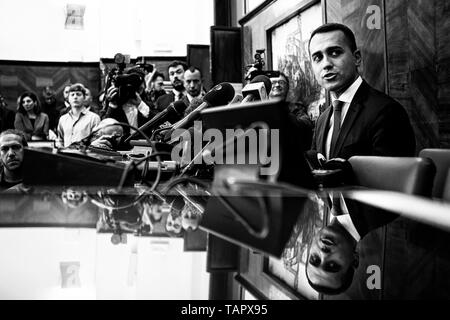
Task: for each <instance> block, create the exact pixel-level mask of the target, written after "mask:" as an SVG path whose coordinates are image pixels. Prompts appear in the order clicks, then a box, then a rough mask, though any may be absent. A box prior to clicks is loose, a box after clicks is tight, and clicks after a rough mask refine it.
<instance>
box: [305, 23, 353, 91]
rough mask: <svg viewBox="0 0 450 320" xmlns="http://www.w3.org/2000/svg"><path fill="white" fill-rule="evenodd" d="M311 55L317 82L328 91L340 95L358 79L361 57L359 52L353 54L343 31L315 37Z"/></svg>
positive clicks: (311, 45)
mask: <svg viewBox="0 0 450 320" xmlns="http://www.w3.org/2000/svg"><path fill="white" fill-rule="evenodd" d="M310 53H311V62H312V68H313V71H314V75H315V77H316V80H317V82H319V84H320V86H322V87H323V88H325V89H326V90H329V91H333V92H336V94H338V95H339V94H340V93H342V92H344V91H345V90H346V89H347V88H348V87H349V86H350V85H351V84H352V83H353V81H354V80H355V79H356V78H357V76H358V71H357V67H358V66H359V64H360V63H361V55H360V52H359V51H358V50H356V51H355V52H352V50H351V49H350V45H349V43H348V41H347V39H346V37H345V35H344V33H343V32H342V31H339V30H337V31H331V32H326V33H318V34H316V35H314V37H313V38H312V39H311V43H310Z"/></svg>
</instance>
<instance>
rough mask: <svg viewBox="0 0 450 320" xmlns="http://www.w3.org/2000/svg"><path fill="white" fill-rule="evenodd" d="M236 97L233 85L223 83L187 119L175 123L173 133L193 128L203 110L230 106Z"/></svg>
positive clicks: (204, 98) (206, 96)
mask: <svg viewBox="0 0 450 320" xmlns="http://www.w3.org/2000/svg"><path fill="white" fill-rule="evenodd" d="M233 97H234V88H233V86H232V85H231V84H229V83H227V82H223V83H221V84H218V85H217V86H215V87H214V88H212V89H211V90H210V91H209V92H208V93H207V94H206V95H205V96H204V97H203V102H202V104H200V105H199V106H198V107H197V108H195V109H194V110H193V111H192V112H191V113H189V114H188V115H187V116H186V117H184V118H183V119H181V120H180V121H178V122H177V123H175V125H174V126H173V127H172V132H173V131H174V130H176V129H186V128H189V127H191V126H192V124H193V122H194V120H196V119H197V118H198V117H199V116H200V112H201V111H202V110H203V109H206V108H209V107H217V106H223V105H226V104H228V103H229V102H230V101H231V100H232V99H233Z"/></svg>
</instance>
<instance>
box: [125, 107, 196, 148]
mask: <svg viewBox="0 0 450 320" xmlns="http://www.w3.org/2000/svg"><path fill="white" fill-rule="evenodd" d="M186 108H187V105H186V103H184V102H183V101H182V100H178V101H175V102H174V103H173V104H170V105H169V106H168V107H167V108H166V109H164V110H163V111H161V112H160V113H158V114H157V115H155V116H154V117H153V118H152V119H151V120H149V121H147V122H146V123H145V124H144V125H142V126H141V127H139V129H140V130H141V131H144V130H147V129H149V128H150V129H152V130H153V129H155V128H156V127H157V126H159V125H160V124H162V123H164V122H166V121H169V122H175V121H178V120H180V119H181V117H182V116H183V114H184V110H186ZM137 135H139V132H137V131H136V132H134V133H133V134H132V135H130V136H129V137H128V138H127V139H126V140H125V142H128V141H130V140H131V139H132V138H134V137H135V136H137Z"/></svg>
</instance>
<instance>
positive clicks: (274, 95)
mask: <svg viewBox="0 0 450 320" xmlns="http://www.w3.org/2000/svg"><path fill="white" fill-rule="evenodd" d="M270 81H271V83H272V89H271V90H270V93H269V99H281V100H283V101H286V104H287V107H288V109H289V114H290V120H291V122H292V123H293V124H294V125H295V127H296V128H297V129H298V131H299V135H300V136H301V139H299V141H300V142H301V146H300V147H301V149H302V150H308V149H310V147H311V142H312V136H313V129H314V124H313V122H312V121H311V119H310V118H309V116H308V114H307V113H306V110H305V107H304V106H302V105H301V104H300V103H294V102H292V101H287V96H288V93H289V80H288V78H287V77H286V75H285V74H284V73H282V72H280V75H279V76H278V77H271V78H270Z"/></svg>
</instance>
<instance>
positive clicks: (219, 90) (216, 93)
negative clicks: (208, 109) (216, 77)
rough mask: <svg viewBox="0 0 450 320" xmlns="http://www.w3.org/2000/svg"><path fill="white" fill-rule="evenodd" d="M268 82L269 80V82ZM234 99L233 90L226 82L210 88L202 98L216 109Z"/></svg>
mask: <svg viewBox="0 0 450 320" xmlns="http://www.w3.org/2000/svg"><path fill="white" fill-rule="evenodd" d="M269 82H270V80H269ZM233 97H234V88H233V86H232V85H231V84H229V83H228V82H222V83H221V84H218V85H217V86H215V87H214V88H212V89H211V90H210V91H209V92H208V93H207V94H206V95H205V97H204V98H203V101H206V102H207V103H208V104H209V105H210V106H212V107H217V106H223V105H226V104H228V103H229V102H230V101H231V100H232V99H233Z"/></svg>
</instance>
